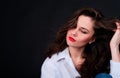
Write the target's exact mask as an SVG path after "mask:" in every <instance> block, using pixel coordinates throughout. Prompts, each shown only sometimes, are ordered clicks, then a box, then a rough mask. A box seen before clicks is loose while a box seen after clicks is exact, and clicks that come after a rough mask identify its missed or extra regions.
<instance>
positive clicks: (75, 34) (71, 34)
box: [66, 15, 95, 70]
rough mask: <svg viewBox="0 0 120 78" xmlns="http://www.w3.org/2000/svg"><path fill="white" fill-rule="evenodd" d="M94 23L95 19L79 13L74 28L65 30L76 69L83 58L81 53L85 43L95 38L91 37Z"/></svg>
mask: <svg viewBox="0 0 120 78" xmlns="http://www.w3.org/2000/svg"><path fill="white" fill-rule="evenodd" d="M94 23H95V21H94V20H92V19H91V18H90V17H88V16H84V15H81V16H79V18H78V22H77V26H76V28H73V29H70V30H68V32H67V36H66V41H67V44H68V46H69V47H68V49H69V52H70V56H71V58H72V61H73V63H74V65H75V67H76V69H77V70H78V69H80V65H81V64H82V63H83V62H84V60H85V59H84V58H82V53H83V52H84V48H85V47H86V44H88V43H91V42H93V41H94V40H95V39H94V37H93V34H94V29H93V26H94ZM71 38H72V39H71Z"/></svg>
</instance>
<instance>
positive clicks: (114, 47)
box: [110, 22, 120, 62]
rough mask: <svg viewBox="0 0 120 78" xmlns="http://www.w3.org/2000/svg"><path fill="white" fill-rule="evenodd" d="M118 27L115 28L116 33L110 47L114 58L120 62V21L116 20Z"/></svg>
mask: <svg viewBox="0 0 120 78" xmlns="http://www.w3.org/2000/svg"><path fill="white" fill-rule="evenodd" d="M116 26H117V29H116V30H115V34H114V35H113V37H112V39H111V41H110V49H111V55H112V60H113V61H115V62H120V51H119V44H120V22H116Z"/></svg>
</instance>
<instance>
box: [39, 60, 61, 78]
mask: <svg viewBox="0 0 120 78" xmlns="http://www.w3.org/2000/svg"><path fill="white" fill-rule="evenodd" d="M41 78H62V77H60V74H59V72H58V71H57V68H56V67H55V65H54V63H52V61H50V60H49V59H46V60H45V62H44V63H43V65H42V68H41Z"/></svg>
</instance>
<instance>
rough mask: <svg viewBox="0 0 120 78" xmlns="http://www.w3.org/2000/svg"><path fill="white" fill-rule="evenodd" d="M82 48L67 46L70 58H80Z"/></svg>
mask: <svg viewBox="0 0 120 78" xmlns="http://www.w3.org/2000/svg"><path fill="white" fill-rule="evenodd" d="M83 51H84V48H74V47H69V52H70V56H71V58H76V59H77V58H78V59H79V58H82V54H83Z"/></svg>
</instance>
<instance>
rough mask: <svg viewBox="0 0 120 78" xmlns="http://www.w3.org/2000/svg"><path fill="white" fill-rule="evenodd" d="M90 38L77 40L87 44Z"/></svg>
mask: <svg viewBox="0 0 120 78" xmlns="http://www.w3.org/2000/svg"><path fill="white" fill-rule="evenodd" d="M91 38H92V37H82V38H79V39H80V40H79V41H80V42H85V43H88V42H89V41H90V40H91Z"/></svg>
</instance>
